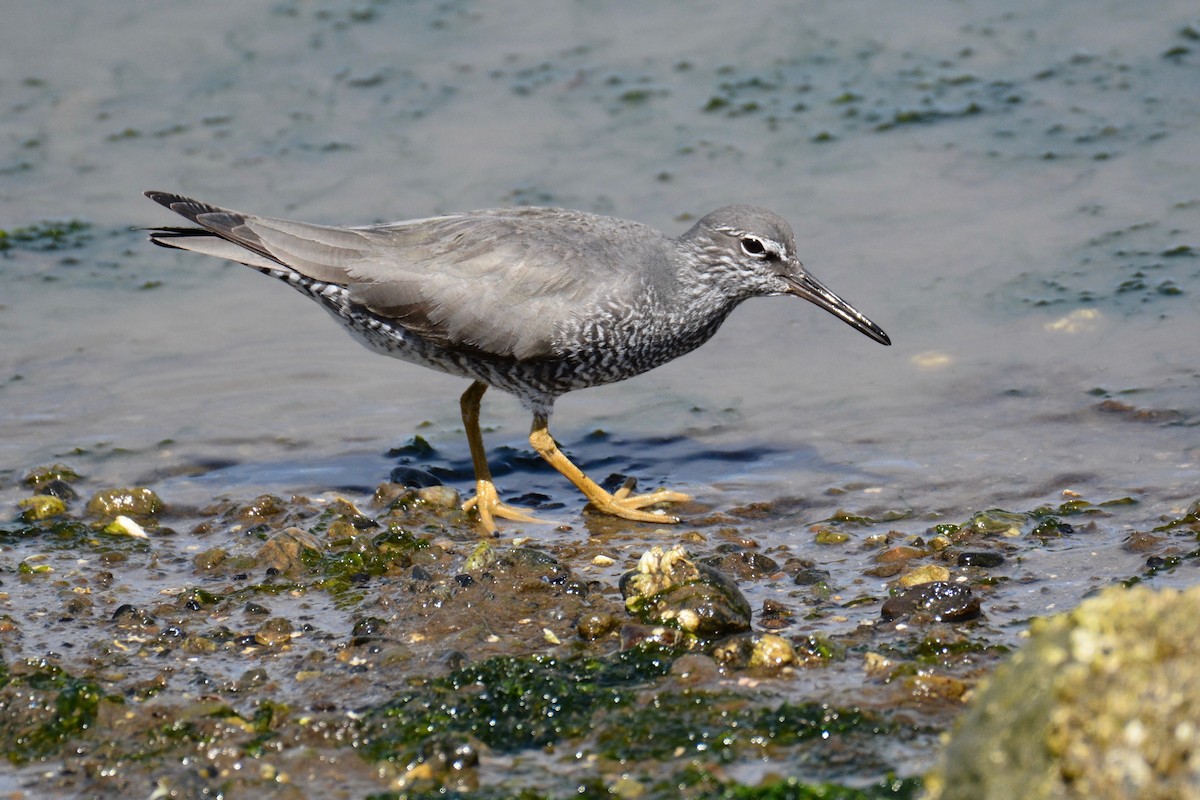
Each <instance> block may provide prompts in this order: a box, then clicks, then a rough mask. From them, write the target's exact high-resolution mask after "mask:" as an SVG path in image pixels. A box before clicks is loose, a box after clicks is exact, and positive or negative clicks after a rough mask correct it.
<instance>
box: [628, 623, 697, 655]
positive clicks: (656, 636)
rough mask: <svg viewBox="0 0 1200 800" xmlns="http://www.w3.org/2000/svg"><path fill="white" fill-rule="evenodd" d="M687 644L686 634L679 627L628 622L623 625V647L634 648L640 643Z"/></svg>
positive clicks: (670, 646) (676, 645) (677, 645)
mask: <svg viewBox="0 0 1200 800" xmlns="http://www.w3.org/2000/svg"><path fill="white" fill-rule="evenodd" d="M685 644H686V642H685V634H684V633H683V632H682V631H680V630H679V629H678V628H667V627H664V626H662V625H638V624H637V623H632V622H627V623H625V624H624V625H622V626H621V649H622V650H632V649H633V648H635V647H638V646H639V645H655V646H657V647H667V648H672V647H682V646H684V645H685Z"/></svg>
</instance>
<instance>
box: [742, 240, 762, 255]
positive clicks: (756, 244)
mask: <svg viewBox="0 0 1200 800" xmlns="http://www.w3.org/2000/svg"><path fill="white" fill-rule="evenodd" d="M742 252H744V253H746V255H751V256H761V255H762V254H763V253H765V252H767V248H766V247H764V246H763V243H762V242H760V241H759V240H758V239H755V238H754V237H752V236H747V237H745V238H744V239H742Z"/></svg>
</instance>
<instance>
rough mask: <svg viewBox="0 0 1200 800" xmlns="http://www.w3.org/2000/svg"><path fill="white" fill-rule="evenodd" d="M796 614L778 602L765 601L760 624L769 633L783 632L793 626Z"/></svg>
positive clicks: (760, 615) (759, 616) (759, 620)
mask: <svg viewBox="0 0 1200 800" xmlns="http://www.w3.org/2000/svg"><path fill="white" fill-rule="evenodd" d="M794 616H795V614H794V612H793V611H792V610H791V609H790V608H788V607H787V606H785V605H784V604H783V603H780V602H779V601H777V600H770V599H767V600H764V601H763V607H762V611H760V612H759V615H758V624H759V625H761V626H762V627H763V628H766V629H767V630H769V631H778V630H783V629H784V628H786V627H788V626H789V625H791V624H792V621H793V617H794Z"/></svg>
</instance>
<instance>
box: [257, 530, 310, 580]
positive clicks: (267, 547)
mask: <svg viewBox="0 0 1200 800" xmlns="http://www.w3.org/2000/svg"><path fill="white" fill-rule="evenodd" d="M320 553H321V542H320V540H318V539H317V537H316V536H313V535H312V534H311V533H309V532H308V531H305V530H301V529H300V528H285V529H284V530H282V531H280V532H279V533H277V534H275V535H274V536H272V537H271V538H270V539H268V540H267V541H266V542H264V543H263V546H262V547H260V548H258V552H257V553H256V554H255V558H256V559H257V561H258V565H259V566H260V567H262V568H263V569H274V570H276V571H277V572H279V573H283V574H292V575H294V574H296V573H298V572H301V571H302V570H303V569H304V566H305V565H304V558H305V555H306V554H307V555H308V557H315V556H319V555H320Z"/></svg>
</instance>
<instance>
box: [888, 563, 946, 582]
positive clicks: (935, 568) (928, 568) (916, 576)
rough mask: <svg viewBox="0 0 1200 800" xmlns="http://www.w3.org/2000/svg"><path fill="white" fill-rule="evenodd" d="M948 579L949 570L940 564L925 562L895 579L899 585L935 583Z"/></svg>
mask: <svg viewBox="0 0 1200 800" xmlns="http://www.w3.org/2000/svg"><path fill="white" fill-rule="evenodd" d="M948 580H950V570H948V569H946V568H945V567H943V566H941V565H940V564H926V565H924V566H921V567H917V568H916V569H914V570H913V571H912V572H910V573H908V574H907V575H905V576H904V577H902V578H901V579H900V580H899V581H897V582H898V583H899V584H900V585H901V586H904V587H909V586H920V585H921V584H923V583H935V582H941V581H948Z"/></svg>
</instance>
